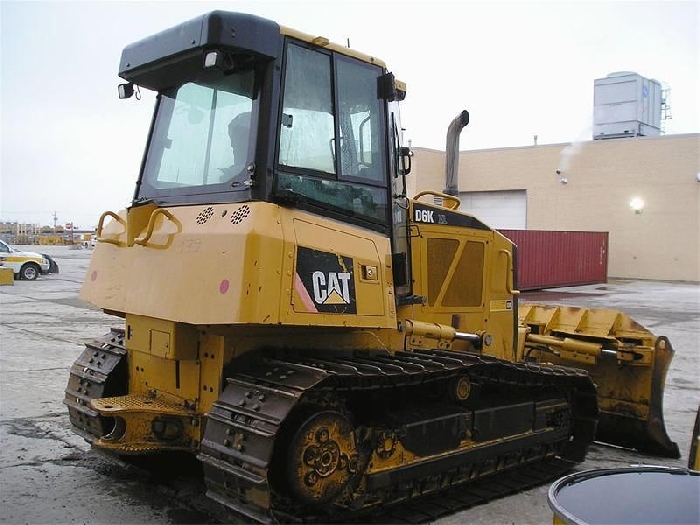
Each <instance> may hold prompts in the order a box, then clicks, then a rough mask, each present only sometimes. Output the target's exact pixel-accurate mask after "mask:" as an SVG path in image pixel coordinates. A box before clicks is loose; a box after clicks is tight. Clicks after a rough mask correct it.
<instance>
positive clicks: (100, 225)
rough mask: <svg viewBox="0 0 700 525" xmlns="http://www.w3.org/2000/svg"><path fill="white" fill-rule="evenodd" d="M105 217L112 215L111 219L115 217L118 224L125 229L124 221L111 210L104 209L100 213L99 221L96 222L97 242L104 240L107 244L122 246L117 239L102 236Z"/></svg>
mask: <svg viewBox="0 0 700 525" xmlns="http://www.w3.org/2000/svg"><path fill="white" fill-rule="evenodd" d="M107 217H112V218H113V219H116V220H117V222H118V223H119V224H121V225H122V226H124V231H126V221H125V220H124V219H122V218H121V217H120V216H119V215H117V214H116V213H114V212H113V211H106V212H104V213H103V214H102V215H100V221H99V222H98V223H97V242H106V243H108V244H115V245H117V246H124V243H123V242H121V241H119V240H117V239H108V238H106V237H102V229H103V228H104V222H105V219H106V218H107Z"/></svg>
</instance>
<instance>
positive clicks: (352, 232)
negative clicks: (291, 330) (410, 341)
mask: <svg viewBox="0 0 700 525" xmlns="http://www.w3.org/2000/svg"><path fill="white" fill-rule="evenodd" d="M282 218H283V221H282V225H283V229H284V232H285V233H284V237H285V239H286V240H287V242H286V243H285V249H284V252H285V256H284V262H283V267H282V271H283V286H282V289H283V292H282V293H283V294H288V295H287V297H288V299H287V300H286V301H283V302H282V304H281V306H282V311H281V312H280V316H281V317H280V321H281V322H282V323H285V324H295V325H314V326H340V327H375V328H393V329H395V328H396V325H397V322H396V317H395V313H394V306H393V303H394V296H393V281H392V276H391V270H390V268H387V265H386V260H387V256H388V257H390V254H391V248H390V245H389V240H388V239H387V238H386V237H384V236H382V235H380V234H377V233H374V232H370V231H366V230H362V229H359V228H357V227H352V226H348V225H345V224H341V223H339V222H336V221H333V220H330V219H325V218H321V217H316V216H313V215H311V214H307V213H303V212H295V211H291V210H285V212H284V213H283V215H282ZM304 250H307V253H308V252H313V253H317V254H318V255H319V257H321V258H324V257H325V258H326V260H328V259H330V260H331V261H332V262H333V264H334V265H336V266H337V268H338V272H340V273H337V274H336V273H335V271H325V270H324V268H323V267H322V266H323V265H322V263H321V262H319V266H318V268H316V267H314V266H313V263H310V266H309V267H308V268H306V267H304V268H303V269H300V266H299V265H300V263H299V257H300V251H304ZM347 265H351V267H350V268H348V267H347ZM366 268H371V269H372V270H371V272H370V273H371V279H368V278H363V277H364V276H366V275H367V269H366ZM299 272H302V274H303V275H299ZM304 272H308V273H304ZM316 272H319V273H318V274H316ZM341 273H342V275H341ZM314 274H316V275H314ZM349 274H352V276H353V277H352V278H350V277H349ZM312 275H313V276H314V278H315V279H312ZM305 280H306V282H313V286H310V285H309V286H306V285H304V281H305ZM350 281H352V282H351V283H350ZM350 285H352V286H354V291H355V297H354V299H355V301H354V306H355V307H356V312H353V311H352V306H353V305H352V304H348V303H352V301H348V297H349V295H350V292H349V291H348V287H349V286H350ZM327 305H338V308H337V309H336V311H337V312H338V313H336V312H329V311H328V308H325V306H327ZM344 305H347V306H348V310H347V312H348V313H343V307H344Z"/></svg>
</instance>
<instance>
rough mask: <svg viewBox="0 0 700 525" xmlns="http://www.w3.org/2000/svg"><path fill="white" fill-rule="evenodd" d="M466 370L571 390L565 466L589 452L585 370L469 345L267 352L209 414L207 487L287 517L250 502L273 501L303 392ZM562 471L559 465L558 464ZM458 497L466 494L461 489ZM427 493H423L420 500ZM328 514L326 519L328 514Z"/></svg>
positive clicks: (398, 383)
mask: <svg viewBox="0 0 700 525" xmlns="http://www.w3.org/2000/svg"><path fill="white" fill-rule="evenodd" d="M464 373H468V375H469V376H470V377H471V379H472V381H474V382H477V383H478V382H482V383H483V382H488V383H500V384H504V385H516V386H523V387H538V386H544V385H547V386H550V385H551V386H560V387H563V388H565V389H566V390H568V391H571V392H572V393H573V399H572V400H571V401H572V410H573V418H574V420H573V425H572V427H573V430H572V434H573V439H572V440H571V441H568V443H566V444H565V445H564V450H563V451H562V452H561V456H562V457H563V458H565V459H566V460H567V461H566V463H567V465H568V468H570V467H571V465H572V464H573V463H574V462H578V461H582V460H583V459H584V457H585V454H586V451H587V448H588V446H589V444H590V443H591V442H592V441H593V438H594V436H595V426H596V421H597V405H596V398H595V387H594V386H593V383H592V382H591V380H590V379H589V377H588V376H587V374H586V373H585V372H582V371H580V370H576V369H570V368H565V367H560V366H542V365H534V364H528V363H511V362H507V361H501V360H498V359H495V358H490V357H485V356H479V355H475V354H469V353H464V352H455V351H437V350H436V351H420V352H399V353H397V354H394V355H393V356H371V355H364V356H362V357H355V358H334V357H319V358H312V357H306V356H305V357H300V358H297V359H291V358H269V357H268V358H265V357H263V358H260V359H258V360H256V361H255V362H253V363H249V365H248V366H247V367H243V368H241V369H240V371H239V372H238V373H237V374H235V376H234V377H230V378H227V382H228V385H227V386H226V388H225V389H224V392H223V393H222V395H221V397H220V398H219V400H218V401H217V402H216V403H215V404H214V407H213V408H212V410H211V412H210V414H209V421H208V423H207V429H206V432H205V436H204V439H203V442H202V451H201V454H200V455H199V456H198V457H199V459H200V460H201V461H202V463H203V464H204V473H205V481H206V483H207V487H208V492H207V495H209V496H210V497H211V498H212V499H214V500H216V501H218V502H219V503H221V504H223V505H225V506H227V507H229V508H231V509H233V510H235V511H236V512H239V513H242V514H244V515H246V516H248V517H250V518H253V519H256V520H258V521H275V520H276V519H280V518H281V519H282V520H283V521H289V520H290V519H293V516H289V515H286V514H282V513H275V512H274V511H272V512H270V511H265V510H264V506H265V504H264V503H263V505H261V506H262V507H263V508H260V507H256V506H254V505H251V504H250V501H249V500H252V499H256V500H257V501H263V502H264V501H266V500H267V501H272V494H271V490H270V487H269V486H268V482H267V469H268V467H269V466H270V461H271V459H272V452H273V448H274V441H275V439H276V437H277V435H278V432H279V430H280V428H281V426H282V423H283V422H284V420H285V418H286V417H287V415H289V413H290V412H291V410H292V409H293V408H294V407H295V406H296V405H297V404H298V403H299V401H300V399H301V398H302V396H308V395H309V394H313V395H319V396H322V395H323V394H324V393H329V394H330V393H332V392H342V391H344V390H348V391H349V390H353V391H357V390H362V389H368V390H369V389H393V388H397V387H402V386H410V385H423V384H426V383H429V382H433V381H442V380H447V379H449V378H451V377H454V376H456V375H458V374H464ZM557 471H558V472H561V469H557ZM516 472H517V471H516ZM530 477H531V478H532V479H534V480H535V481H534V482H533V483H534V484H538V483H540V482H541V481H537V480H538V479H539V478H538V476H534V477H533V476H530ZM484 479H485V481H484V483H485V485H483V486H482V488H483V490H482V496H481V498H482V499H484V498H486V499H488V498H489V497H490V494H492V493H493V492H494V491H493V487H495V486H496V485H495V477H493V478H492V479H493V481H491V482H487V481H486V479H491V478H484ZM548 479H549V478H548ZM514 480H516V478H514V477H513V478H510V482H509V483H508V484H507V485H504V486H507V487H509V489H508V490H509V493H510V492H513V491H517V490H520V488H519V486H520V487H529V486H532V484H530V483H527V482H526V479H525V478H523V479H522V480H520V481H521V483H520V484H519V483H513V481H514ZM442 481H444V480H441V481H440V483H442ZM518 485H519V486H518ZM440 486H443V485H440ZM469 486H470V487H472V492H473V491H474V490H477V488H478V487H477V485H475V484H474V482H473V481H471V482H470V483H469ZM496 492H499V491H496ZM463 493H464V494H467V492H463ZM460 497H461V498H462V499H464V496H460ZM494 497H497V496H494ZM261 498H262V499H261ZM471 498H472V499H474V498H475V495H474V494H472V496H471ZM454 499H455V500H456V501H459V499H457V498H454ZM390 501H391V500H390ZM425 501H426V500H425V499H424V498H421V502H425ZM401 503H402V504H401V508H402V509H404V508H407V506H408V502H405V501H403V502H401ZM472 504H474V503H472ZM309 517H310V516H309ZM338 517H340V516H338ZM311 518H312V520H313V517H311ZM319 518H320V517H319ZM320 519H322V518H320ZM325 519H326V521H327V520H328V516H326V517H325ZM426 519H430V518H426Z"/></svg>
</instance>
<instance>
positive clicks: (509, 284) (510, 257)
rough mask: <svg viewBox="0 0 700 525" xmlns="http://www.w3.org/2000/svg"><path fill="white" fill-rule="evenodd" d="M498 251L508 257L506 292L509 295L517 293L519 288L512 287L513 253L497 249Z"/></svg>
mask: <svg viewBox="0 0 700 525" xmlns="http://www.w3.org/2000/svg"><path fill="white" fill-rule="evenodd" d="M498 253H504V254H505V255H506V259H508V266H509V270H510V271H509V272H508V274H507V275H506V293H509V294H510V295H519V294H520V290H514V289H513V269H514V268H513V254H512V253H510V252H509V251H508V250H499V252H498Z"/></svg>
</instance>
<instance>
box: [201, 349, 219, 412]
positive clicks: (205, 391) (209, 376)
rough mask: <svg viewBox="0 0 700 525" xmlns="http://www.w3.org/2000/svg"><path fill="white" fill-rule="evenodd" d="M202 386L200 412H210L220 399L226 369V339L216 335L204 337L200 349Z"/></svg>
mask: <svg viewBox="0 0 700 525" xmlns="http://www.w3.org/2000/svg"><path fill="white" fill-rule="evenodd" d="M199 362H200V365H201V366H200V380H199V383H200V385H201V391H200V398H199V400H200V401H199V407H198V411H199V412H201V413H206V412H209V410H210V409H211V406H212V405H213V404H214V401H216V400H217V399H218V398H219V394H220V392H221V390H222V389H223V388H222V384H221V380H222V372H223V368H224V338H223V337H220V336H215V335H205V336H203V337H202V339H201V342H200V348H199Z"/></svg>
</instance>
